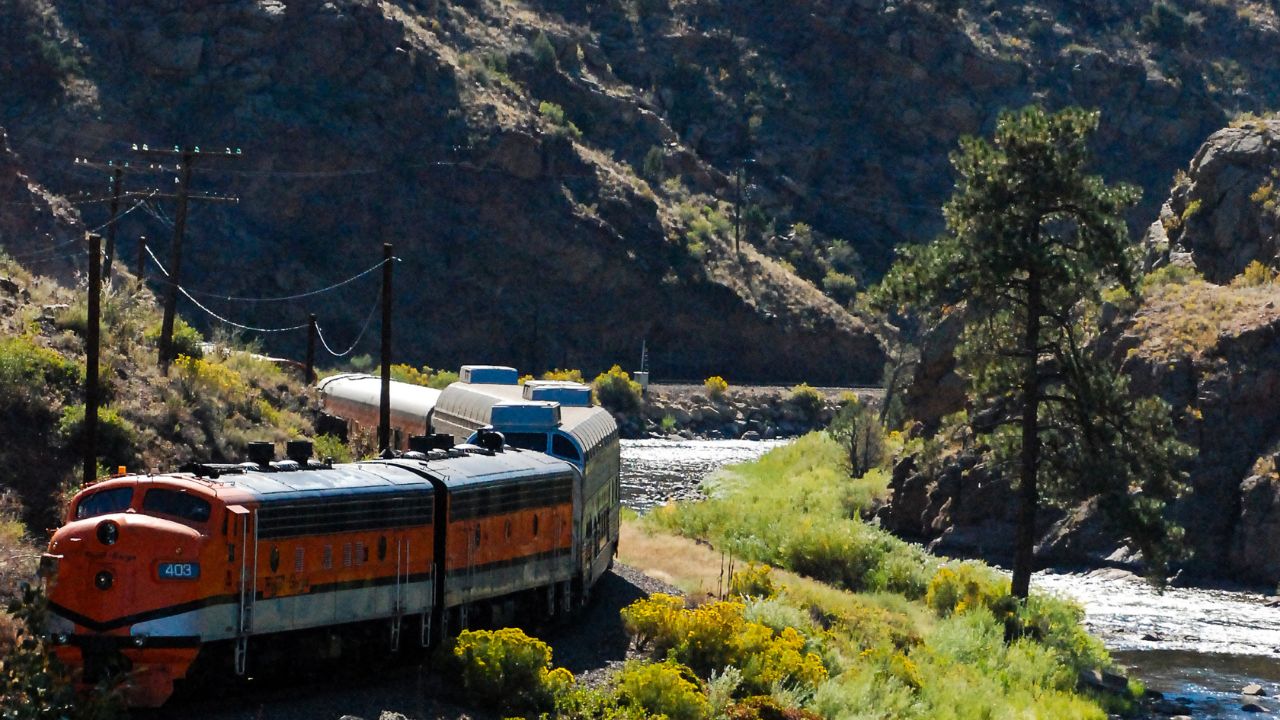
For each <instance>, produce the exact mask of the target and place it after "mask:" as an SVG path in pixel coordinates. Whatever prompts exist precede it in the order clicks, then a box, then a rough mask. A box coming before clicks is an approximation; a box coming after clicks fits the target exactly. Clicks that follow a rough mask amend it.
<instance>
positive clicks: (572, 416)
mask: <svg viewBox="0 0 1280 720" xmlns="http://www.w3.org/2000/svg"><path fill="white" fill-rule="evenodd" d="M500 402H507V403H527V402H530V401H529V400H525V399H524V388H522V387H521V386H519V385H483V384H478V383H462V382H456V383H453V384H452V385H450V386H449V387H447V388H445V389H444V391H443V392H442V393H441V395H440V400H439V402H438V404H439V405H441V406H442V407H446V406H447V407H449V409H450V411H452V412H458V411H462V412H465V413H466V414H467V415H468V416H473V417H474V416H475V415H478V414H480V413H485V414H487V412H488V410H489V409H490V408H492V407H493V406H494V405H496V404H497V403H500ZM455 408H456V409H455ZM559 429H560V431H561V432H564V433H566V434H569V435H572V436H574V437H576V438H577V439H578V441H579V442H581V443H582V444H583V446H584V447H589V446H592V445H596V444H598V443H600V442H601V441H602V440H604V439H605V438H606V437H608V436H609V434H610V433H612V432H614V431H615V430H617V429H618V424H617V423H616V422H615V421H614V419H613V416H612V415H610V414H609V411H608V410H605V409H604V408H602V407H599V406H592V407H574V406H569V405H561V406H560V427H559Z"/></svg>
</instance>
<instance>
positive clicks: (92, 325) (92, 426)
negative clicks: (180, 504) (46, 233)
mask: <svg viewBox="0 0 1280 720" xmlns="http://www.w3.org/2000/svg"><path fill="white" fill-rule="evenodd" d="M88 240H89V322H88V327H86V328H85V339H84V345H85V348H84V354H85V370H84V428H83V430H84V482H85V484H86V485H87V484H89V483H91V482H93V481H94V480H97V479H98V338H99V327H98V325H99V322H100V321H101V315H102V313H101V306H100V302H99V299H100V297H101V294H102V236H100V235H98V234H97V233H89V237H88Z"/></svg>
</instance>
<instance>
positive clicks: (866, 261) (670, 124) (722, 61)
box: [0, 0, 1280, 382]
mask: <svg viewBox="0 0 1280 720" xmlns="http://www.w3.org/2000/svg"><path fill="white" fill-rule="evenodd" d="M3 13H4V14H5V17H4V20H5V22H4V23H3V30H0V33H3V35H4V39H5V42H6V48H8V49H10V52H9V53H7V55H6V57H5V58H4V59H2V60H0V90H2V91H3V94H2V96H3V98H4V100H3V102H2V103H0V123H4V124H5V125H6V126H7V127H8V128H9V130H10V134H11V135H12V136H13V138H15V140H14V144H15V146H16V147H17V148H18V149H19V150H20V151H21V153H22V156H23V158H24V159H25V161H26V162H27V163H28V171H29V172H30V173H32V174H33V176H35V177H36V178H38V179H39V180H41V181H42V182H44V183H45V184H46V185H47V186H49V187H51V188H55V189H56V190H58V191H59V192H62V193H69V192H73V191H77V190H91V191H92V192H93V193H94V194H96V195H100V194H101V193H102V191H103V189H104V183H103V182H102V177H101V175H100V174H86V173H84V172H82V171H76V170H75V169H74V168H73V166H72V164H71V158H72V157H74V156H76V155H93V156H95V157H100V158H104V159H105V158H107V157H120V158H122V159H123V158H125V157H127V156H128V144H129V143H131V142H149V143H153V144H156V145H168V144H172V143H182V144H187V145H194V144H200V143H205V144H206V146H216V147H225V146H228V145H230V146H239V147H242V148H243V150H244V154H243V157H242V159H241V160H240V161H238V162H234V163H219V162H213V161H209V162H206V163H204V164H203V165H198V166H197V171H196V180H195V184H196V186H197V189H198V190H212V191H222V192H228V193H235V194H238V195H240V196H241V197H242V198H243V202H242V203H241V204H240V205H239V206H236V207H224V206H211V205H210V206H200V207H197V208H196V209H195V210H194V211H193V215H192V224H191V228H190V236H191V243H192V251H191V253H192V254H189V255H188V257H192V258H195V259H194V260H193V261H192V262H190V263H189V265H188V267H189V270H190V276H191V280H190V283H189V284H191V285H192V286H193V287H198V288H202V289H212V288H214V287H217V288H220V289H221V291H224V292H225V293H226V294H233V295H255V296H264V295H286V294H291V293H294V292H297V291H299V290H308V289H311V288H314V287H318V286H322V285H324V284H326V282H327V281H332V280H335V279H338V278H341V277H346V276H348V275H350V274H353V273H354V272H357V271H358V270H361V269H364V268H366V267H368V266H369V265H370V264H372V262H374V261H376V258H377V254H378V251H379V245H380V243H381V242H383V241H394V242H395V243H396V247H397V253H398V254H399V255H401V256H402V257H403V258H404V262H403V263H401V264H400V265H399V266H398V267H399V268H400V270H401V272H400V278H401V281H400V283H399V285H398V287H399V290H400V292H399V293H398V302H399V303H400V305H399V308H400V315H401V317H411V318H413V319H414V321H413V322H412V323H402V324H401V326H400V334H399V341H398V348H399V350H400V353H401V354H402V355H403V359H406V360H409V361H412V362H415V363H421V362H425V361H431V362H433V363H436V364H444V365H451V364H454V363H456V362H458V361H462V360H467V361H472V360H476V359H482V358H483V359H489V360H497V361H503V362H511V363H515V364H518V365H520V366H521V367H525V368H529V369H536V368H539V367H547V366H552V365H562V366H563V365H572V366H583V367H587V368H591V367H597V366H602V365H606V364H608V363H611V362H612V361H615V360H619V359H622V360H626V359H627V358H632V357H635V356H636V355H637V354H638V350H639V346H640V345H641V343H642V342H647V344H648V347H649V348H650V351H651V359H652V361H653V365H654V369H655V371H657V372H658V373H660V374H666V375H678V376H684V377H701V376H704V375H706V374H710V373H712V372H722V373H724V374H727V375H732V376H733V377H732V378H731V379H737V380H746V379H753V378H755V379H760V378H770V379H779V380H780V379H790V380H796V379H801V378H807V379H809V380H812V381H821V382H847V381H867V380H872V379H874V378H876V377H877V376H878V374H879V372H880V367H881V364H882V359H883V354H882V352H881V350H880V349H879V346H878V344H877V343H875V342H874V341H873V340H872V339H871V338H870V337H868V335H867V333H866V331H865V329H864V327H863V325H862V324H861V322H859V321H858V320H857V319H856V318H855V317H853V316H851V315H850V314H849V313H848V312H846V311H844V310H843V309H841V308H840V307H839V306H838V305H837V304H836V303H833V302H831V301H828V300H826V299H824V298H823V297H822V295H821V294H820V293H819V292H818V288H821V289H822V290H824V291H826V293H827V294H828V295H829V296H830V297H833V298H836V299H837V300H838V301H839V302H840V303H848V302H849V301H850V300H851V298H852V297H853V294H854V292H855V291H856V288H857V286H858V284H859V283H862V284H865V283H866V281H867V279H868V278H872V279H873V278H874V277H875V276H876V275H877V274H878V273H879V272H880V271H881V270H882V269H883V268H884V267H885V265H886V264H887V261H888V259H889V257H890V250H891V248H892V247H893V246H894V245H896V244H899V243H901V242H909V241H914V240H920V239H924V238H927V237H928V236H930V235H931V234H932V233H934V232H936V231H937V230H938V228H939V214H938V211H937V207H938V206H939V204H940V203H941V201H942V200H943V199H944V198H945V196H946V195H947V193H948V192H949V189H950V185H951V181H950V178H949V174H948V170H947V164H946V154H947V153H948V152H949V151H950V150H951V149H953V148H954V147H955V142H956V140H957V138H958V137H959V136H960V135H962V134H964V133H971V132H979V131H981V130H983V129H984V128H985V127H987V126H988V125H989V124H990V123H991V121H992V120H993V119H994V117H995V115H996V113H997V111H998V110H999V109H1000V108H1002V107H1009V106H1017V105H1022V104H1025V103H1027V102H1033V101H1038V102H1044V103H1046V104H1048V105H1051V106H1057V105H1062V104H1066V103H1080V104H1083V105H1086V106H1097V107H1100V108H1101V109H1102V110H1103V128H1102V131H1101V134H1100V147H1099V148H1098V150H1099V155H1100V156H1101V157H1102V158H1104V161H1105V164H1104V168H1103V169H1104V171H1106V172H1107V173H1108V175H1110V176H1112V177H1117V178H1121V179H1128V180H1131V181H1134V182H1137V183H1139V184H1141V185H1143V186H1144V187H1145V188H1146V189H1147V191H1148V192H1147V198H1148V201H1147V203H1146V205H1145V206H1144V207H1143V208H1142V210H1141V212H1142V213H1144V215H1142V217H1143V219H1144V220H1145V218H1149V217H1150V216H1151V215H1152V214H1153V213H1154V209H1155V205H1156V198H1159V197H1161V196H1162V195H1163V194H1164V189H1165V188H1166V187H1167V183H1168V178H1169V177H1170V176H1171V174H1172V171H1173V169H1174V168H1176V167H1178V166H1179V165H1181V163H1182V162H1183V160H1184V159H1185V157H1187V156H1189V155H1190V153H1191V152H1192V151H1193V150H1194V147H1195V143H1197V142H1198V141H1199V140H1200V138H1202V137H1203V136H1204V135H1205V134H1207V133H1208V132H1209V131H1210V130H1211V129H1213V128H1217V127H1221V126H1222V125H1223V124H1224V122H1225V121H1226V119H1227V117H1228V116H1229V115H1231V114H1233V113H1235V112H1238V111H1244V110H1259V109H1262V108H1265V107H1268V106H1271V105H1274V104H1275V102H1276V93H1277V88H1280V83H1277V82H1276V80H1277V79H1280V70H1278V68H1280V65H1278V64H1277V63H1278V62H1280V60H1278V59H1277V57H1276V55H1275V53H1273V52H1271V51H1270V49H1271V48H1273V47H1274V44H1275V40H1276V39H1277V22H1276V16H1275V13H1274V8H1271V7H1269V6H1266V5H1263V4H1261V3H1256V2H1243V1H1240V0H1213V1H1209V0H1204V2H1193V1H1191V0H1188V1H1187V2H1184V3H1181V4H1177V5H1174V4H1169V3H1166V2H1164V1H1163V0H1161V2H1158V3H1156V4H1155V5H1149V4H1147V3H1145V2H1144V3H1138V4H1137V5H1136V6H1135V5H1132V4H1128V3H1115V2H1111V1H1109V0H1091V1H1090V2H1085V3H1059V2H1051V1H1044V2H1037V3H1029V4H1024V3H1005V2H997V1H995V0H986V1H985V2H982V3H977V2H960V1H955V0H951V1H948V2H940V1H935V2H920V1H912V2H887V1H884V0H856V1H853V0H834V1H833V0H801V1H800V2H794V3H776V2H767V1H766V0H748V1H747V2H741V3H732V4H729V3H724V2H722V1H721V0H715V1H712V0H697V1H691V2H686V1H674V2H672V1H669V0H613V1H611V2H599V3H594V2H593V3H576V2H566V1H564V0H526V1H525V2H516V1H514V0H467V1H465V2H454V3H444V2H439V0H413V1H409V0H400V1H398V2H374V1H373V0H344V1H341V2H325V3H321V2H300V3H284V2H279V1H278V0H231V1H228V2H210V1H208V0H200V1H199V2H187V3H174V2H171V1H170V0H144V1H142V2H136V3H129V4H127V5H125V6H120V5H119V4H118V3H107V2H105V1H104V0H88V1H87V2H77V3H70V2H55V1H54V0H14V2H12V3H8V4H6V5H5V9H4V10H3ZM171 174H172V173H170V174H169V175H158V176H150V177H147V176H143V175H141V174H140V175H138V176H137V177H136V178H130V179H129V181H128V185H129V186H130V187H133V188H135V189H137V188H143V187H151V186H156V185H160V184H163V183H168V182H169V181H170V176H171ZM739 179H741V185H742V187H743V188H744V189H743V191H742V193H741V198H742V201H741V203H740V205H741V207H742V208H743V209H742V213H741V222H740V223H739V224H738V230H739V232H738V233H737V234H740V236H741V237H742V238H743V242H744V251H743V255H742V258H741V259H739V257H738V256H737V255H736V254H735V253H733V252H732V251H731V250H730V245H731V244H732V242H733V237H734V235H735V223H734V222H733V219H734V216H735V213H734V205H735V201H736V200H738V199H739V192H738V187H739ZM152 206H154V207H152ZM146 209H147V210H151V211H152V213H153V214H155V215H159V216H160V217H161V220H156V219H154V218H152V217H151V215H148V214H146V213H145V212H137V213H134V214H133V215H131V216H130V220H129V221H128V222H126V223H124V224H123V228H124V229H125V230H126V233H125V234H126V235H127V236H128V237H129V238H132V237H133V236H136V235H138V234H147V235H148V236H149V237H151V238H153V240H152V242H153V244H156V245H158V246H163V244H164V243H163V241H161V242H157V241H156V240H155V238H164V237H167V234H168V230H167V228H166V227H165V225H164V223H163V219H164V218H168V219H172V218H171V216H172V206H171V204H170V203H167V202H160V201H155V202H152V203H149V206H148V208H146ZM86 213H87V217H88V218H89V219H90V220H91V221H93V222H98V221H100V219H101V218H102V216H103V212H102V209H101V206H98V205H91V206H86ZM124 247H128V245H127V244H124ZM764 256H770V257H771V258H773V259H772V260H771V259H766V258H765V257H764ZM129 257H130V258H132V255H129ZM372 292H373V291H372V289H371V288H368V287H364V286H361V287H360V288H352V289H351V291H350V293H347V294H344V295H342V296H339V297H334V298H332V299H330V300H328V301H327V302H326V303H324V304H323V306H322V307H312V308H305V307H301V306H298V307H293V308H291V309H289V310H288V311H287V312H283V313H282V312H279V311H278V310H272V311H267V310H263V309H262V308H260V307H254V306H236V305H231V304H224V305H220V306H218V307H216V308H214V309H215V310H216V311H219V312H222V313H224V314H227V315H229V316H234V317H235V318H236V319H240V320H242V321H247V322H249V323H250V324H258V325H277V326H278V325H280V324H283V323H285V322H288V323H289V324H292V323H293V322H295V321H296V320H297V319H299V318H301V317H304V315H305V313H306V312H307V311H308V310H314V311H318V312H320V313H321V315H322V322H323V320H324V319H326V318H327V319H329V323H330V327H331V328H332V330H331V333H330V335H331V336H334V337H335V342H337V339H338V338H340V339H341V340H346V339H349V338H352V337H354V336H355V335H356V332H357V330H358V328H359V327H360V326H361V324H362V321H363V318H364V317H365V315H366V312H367V308H368V306H369V303H370V302H371V293H372ZM285 316H287V317H285ZM272 342H273V343H274V344H275V346H278V348H279V350H280V351H281V352H295V353H296V352H297V350H298V348H299V347H300V344H301V338H300V337H298V336H296V335H286V336H283V337H280V338H278V339H273V340H272ZM337 344H341V343H340V342H337ZM372 347H373V346H372V345H368V346H366V347H365V348H364V349H366V350H368V349H372Z"/></svg>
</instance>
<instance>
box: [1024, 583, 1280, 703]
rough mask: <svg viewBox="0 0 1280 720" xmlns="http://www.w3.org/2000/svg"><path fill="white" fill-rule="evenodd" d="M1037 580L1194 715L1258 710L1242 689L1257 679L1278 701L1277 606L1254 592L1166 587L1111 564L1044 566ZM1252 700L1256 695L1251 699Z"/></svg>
mask: <svg viewBox="0 0 1280 720" xmlns="http://www.w3.org/2000/svg"><path fill="white" fill-rule="evenodd" d="M1032 585H1033V587H1038V588H1041V589H1043V590H1049V591H1052V592H1057V593H1060V594H1063V595H1069V596H1071V597H1073V598H1075V599H1076V600H1078V601H1079V602H1080V603H1081V604H1082V605H1084V608H1085V624H1086V625H1087V626H1088V628H1089V630H1090V631H1091V632H1093V633H1094V634H1095V635H1097V636H1098V637H1101V638H1102V640H1103V641H1104V642H1105V643H1106V644H1107V647H1109V648H1111V649H1112V650H1113V654H1114V655H1115V658H1116V660H1117V661H1118V662H1120V663H1121V664H1123V665H1126V666H1128V667H1130V668H1131V669H1132V673H1133V674H1134V675H1136V676H1138V677H1140V678H1142V680H1143V681H1144V682H1145V683H1146V685H1147V687H1148V688H1150V689H1152V690H1158V691H1160V692H1162V693H1164V694H1165V695H1166V696H1167V697H1170V698H1173V699H1183V700H1185V701H1187V702H1188V703H1189V704H1190V706H1191V709H1192V715H1193V716H1194V717H1204V718H1243V717H1254V716H1255V715H1254V714H1251V713H1246V712H1245V711H1244V710H1243V709H1242V708H1243V706H1244V703H1245V699H1244V698H1242V697H1241V695H1240V690H1241V689H1242V688H1244V686H1245V685H1248V684H1250V683H1258V684H1260V685H1262V687H1263V688H1264V689H1265V690H1266V692H1267V695H1268V696H1269V697H1266V698H1260V699H1257V700H1256V701H1255V702H1257V704H1259V705H1261V706H1262V707H1264V708H1266V709H1268V710H1270V711H1271V712H1275V711H1276V710H1277V709H1280V702H1277V701H1276V700H1275V699H1274V698H1275V697H1276V696H1277V695H1280V608H1274V607H1269V606H1268V602H1269V600H1270V598H1267V597H1266V596H1263V595H1259V594H1256V593H1248V592H1233V591H1226V590H1203V589H1192V588H1169V589H1168V590H1166V591H1165V592H1164V593H1163V594H1161V593H1158V592H1156V590H1155V589H1154V588H1152V587H1151V586H1150V585H1147V584H1146V583H1144V582H1143V581H1142V580H1140V579H1138V578H1135V577H1133V576H1129V575H1125V574H1123V573H1118V572H1114V571H1107V570H1102V571H1096V572H1093V573H1088V574H1070V575H1058V574H1050V573H1039V574H1037V575H1036V577H1035V579H1034V580H1033V581H1032ZM1249 700H1253V699H1252V698H1250V699H1249Z"/></svg>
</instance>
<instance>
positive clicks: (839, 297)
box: [822, 270, 858, 307]
mask: <svg viewBox="0 0 1280 720" xmlns="http://www.w3.org/2000/svg"><path fill="white" fill-rule="evenodd" d="M822 292H824V293H826V294H827V296H828V297H830V298H831V299H832V300H835V301H836V302H838V303H840V304H841V305H844V306H846V307H847V306H849V305H850V304H851V303H852V302H853V300H854V298H856V297H858V279H857V278H855V277H854V276H852V275H846V274H844V273H842V272H838V271H836V270H828V271H827V274H826V275H824V276H823V278H822Z"/></svg>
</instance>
